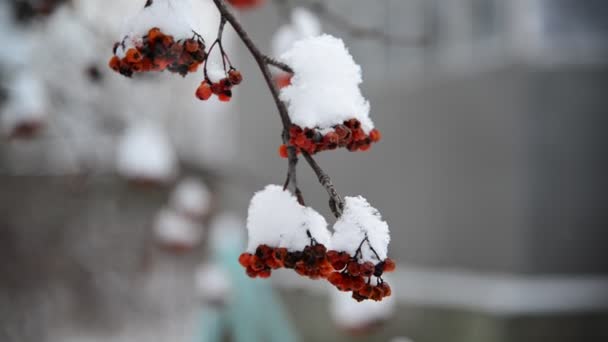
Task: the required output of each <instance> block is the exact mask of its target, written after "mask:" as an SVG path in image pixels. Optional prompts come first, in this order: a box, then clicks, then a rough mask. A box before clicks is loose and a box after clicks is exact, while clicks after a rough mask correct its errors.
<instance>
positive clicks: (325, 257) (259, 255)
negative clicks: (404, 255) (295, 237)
mask: <svg viewBox="0 0 608 342" xmlns="http://www.w3.org/2000/svg"><path fill="white" fill-rule="evenodd" d="M239 263H240V264H241V266H243V267H244V268H245V269H246V272H247V275H248V276H250V277H251V278H257V277H259V278H268V277H270V275H271V273H272V270H277V269H280V268H287V269H293V270H294V271H296V273H298V274H299V275H301V276H304V277H308V278H310V279H327V280H328V281H329V282H330V283H331V284H332V285H334V286H335V287H336V288H338V289H339V290H340V291H349V292H352V293H353V298H354V299H355V300H357V301H362V300H365V299H371V300H375V301H381V300H382V299H383V298H385V297H388V296H390V295H391V288H390V286H389V285H388V283H386V282H385V281H384V280H383V279H382V274H383V273H384V272H393V271H394V270H395V262H394V261H393V260H392V259H390V258H387V259H385V260H384V261H382V262H380V263H378V264H376V265H374V264H373V263H371V262H364V263H359V262H358V261H357V258H353V257H351V256H350V255H349V254H348V253H345V252H337V251H328V250H327V248H326V247H325V246H324V245H323V244H319V243H316V242H314V241H313V243H312V244H311V245H309V246H306V247H305V248H304V250H302V251H295V252H290V251H288V250H287V249H286V248H279V247H275V248H273V247H270V246H267V245H260V246H258V247H257V248H256V250H255V253H254V254H251V253H243V254H241V255H240V257H239ZM372 277H376V278H377V284H376V285H375V286H373V285H371V279H372ZM366 279H367V281H366Z"/></svg>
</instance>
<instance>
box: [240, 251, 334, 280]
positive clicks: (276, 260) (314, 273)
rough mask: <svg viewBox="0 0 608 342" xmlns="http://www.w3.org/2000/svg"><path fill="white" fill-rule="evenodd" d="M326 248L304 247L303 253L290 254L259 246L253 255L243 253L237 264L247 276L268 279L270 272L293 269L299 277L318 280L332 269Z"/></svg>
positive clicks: (327, 274)
mask: <svg viewBox="0 0 608 342" xmlns="http://www.w3.org/2000/svg"><path fill="white" fill-rule="evenodd" d="M326 252H327V248H325V246H323V245H322V244H313V245H310V246H306V247H305V248H304V250H303V251H295V252H290V251H288V250H287V249H286V248H278V247H277V248H273V247H269V246H267V245H261V246H258V248H256V251H255V253H254V254H251V253H243V254H241V256H240V257H239V263H240V264H241V266H243V267H245V269H246V272H247V275H248V276H250V277H252V278H256V277H260V278H268V277H270V274H271V272H272V270H276V269H280V268H287V269H293V270H295V271H296V273H298V274H299V275H301V276H305V277H308V278H310V279H320V278H326V277H327V276H329V275H330V274H331V273H332V272H333V271H334V269H333V268H332V266H331V264H330V263H329V261H328V260H327V256H326Z"/></svg>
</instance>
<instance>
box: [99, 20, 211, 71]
mask: <svg viewBox="0 0 608 342" xmlns="http://www.w3.org/2000/svg"><path fill="white" fill-rule="evenodd" d="M127 39H129V38H125V40H123V41H122V42H119V43H116V44H115V45H114V56H113V57H112V58H111V59H110V63H109V65H110V68H112V69H113V70H114V71H116V72H119V73H120V74H122V75H124V76H127V77H131V76H132V75H133V73H136V72H147V71H164V70H169V71H170V72H173V73H177V74H180V75H181V76H186V74H188V73H190V72H196V70H197V69H198V67H199V65H200V64H201V63H203V62H204V61H205V59H206V57H207V54H206V53H205V42H204V40H203V38H202V37H201V36H200V35H198V34H197V33H194V35H193V36H192V38H189V39H182V40H177V41H176V40H175V39H174V38H173V36H171V35H168V34H165V33H163V32H162V31H161V30H160V29H159V28H152V29H150V30H149V31H148V34H147V35H145V36H143V37H142V39H141V41H139V40H138V41H137V43H136V44H135V45H134V46H133V47H130V48H127V43H126V40H127ZM125 50H126V52H125ZM123 52H124V53H123Z"/></svg>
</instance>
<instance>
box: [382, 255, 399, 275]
mask: <svg viewBox="0 0 608 342" xmlns="http://www.w3.org/2000/svg"><path fill="white" fill-rule="evenodd" d="M382 268H383V271H384V272H394V271H395V269H396V268H397V264H396V263H395V261H394V260H393V259H391V258H386V260H384V266H383V267H382Z"/></svg>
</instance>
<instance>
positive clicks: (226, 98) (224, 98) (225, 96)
mask: <svg viewBox="0 0 608 342" xmlns="http://www.w3.org/2000/svg"><path fill="white" fill-rule="evenodd" d="M217 98H218V99H219V100H220V101H222V102H230V99H231V98H232V96H231V95H230V94H229V93H227V92H222V93H220V94H218V95H217Z"/></svg>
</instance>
